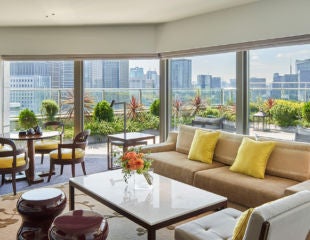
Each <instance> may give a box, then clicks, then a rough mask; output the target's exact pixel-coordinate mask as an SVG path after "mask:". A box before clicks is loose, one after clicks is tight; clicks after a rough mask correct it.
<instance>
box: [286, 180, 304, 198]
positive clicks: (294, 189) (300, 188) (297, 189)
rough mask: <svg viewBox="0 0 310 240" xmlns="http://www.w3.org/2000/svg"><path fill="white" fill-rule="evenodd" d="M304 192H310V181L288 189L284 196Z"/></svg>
mask: <svg viewBox="0 0 310 240" xmlns="http://www.w3.org/2000/svg"><path fill="white" fill-rule="evenodd" d="M303 190H309V191H310V180H306V181H303V182H300V183H298V184H295V185H293V186H290V187H288V188H286V189H285V192H284V195H285V196H287V195H291V194H294V193H297V192H300V191H303Z"/></svg>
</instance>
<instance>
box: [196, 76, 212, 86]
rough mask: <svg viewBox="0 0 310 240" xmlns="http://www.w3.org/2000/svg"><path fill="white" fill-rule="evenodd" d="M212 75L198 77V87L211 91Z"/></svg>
mask: <svg viewBox="0 0 310 240" xmlns="http://www.w3.org/2000/svg"><path fill="white" fill-rule="evenodd" d="M211 78H212V76H211V75H197V85H198V87H199V88H201V89H209V88H210V87H211Z"/></svg>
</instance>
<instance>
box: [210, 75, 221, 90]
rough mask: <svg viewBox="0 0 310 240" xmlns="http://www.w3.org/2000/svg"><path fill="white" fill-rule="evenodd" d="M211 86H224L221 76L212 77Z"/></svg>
mask: <svg viewBox="0 0 310 240" xmlns="http://www.w3.org/2000/svg"><path fill="white" fill-rule="evenodd" d="M210 87H211V88H212V89H216V88H221V87H222V79H221V77H212V78H211V84H210Z"/></svg>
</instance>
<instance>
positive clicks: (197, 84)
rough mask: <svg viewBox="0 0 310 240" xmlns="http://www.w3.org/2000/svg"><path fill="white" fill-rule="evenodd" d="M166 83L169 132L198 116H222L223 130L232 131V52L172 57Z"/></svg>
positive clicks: (234, 103) (233, 119) (233, 67)
mask: <svg viewBox="0 0 310 240" xmlns="http://www.w3.org/2000/svg"><path fill="white" fill-rule="evenodd" d="M169 81H170V84H171V98H170V99H171V123H170V125H171V128H172V129H176V128H177V127H178V125H179V124H191V123H192V120H193V119H195V118H197V117H198V118H199V117H205V118H221V117H224V118H225V123H224V130H225V129H226V130H229V131H235V120H236V118H235V117H236V115H235V110H236V53H235V52H229V53H221V54H212V55H202V56H194V57H183V58H172V59H170V61H169Z"/></svg>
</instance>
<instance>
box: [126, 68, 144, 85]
mask: <svg viewBox="0 0 310 240" xmlns="http://www.w3.org/2000/svg"><path fill="white" fill-rule="evenodd" d="M144 87H145V77H144V71H143V68H140V67H135V68H130V71H129V88H144Z"/></svg>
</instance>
